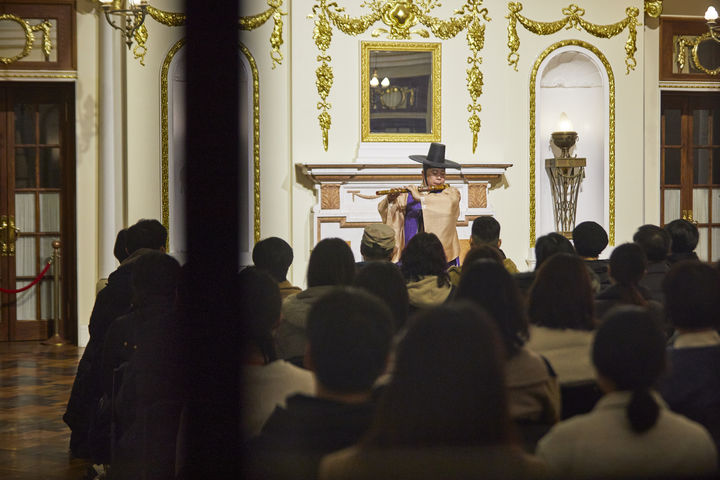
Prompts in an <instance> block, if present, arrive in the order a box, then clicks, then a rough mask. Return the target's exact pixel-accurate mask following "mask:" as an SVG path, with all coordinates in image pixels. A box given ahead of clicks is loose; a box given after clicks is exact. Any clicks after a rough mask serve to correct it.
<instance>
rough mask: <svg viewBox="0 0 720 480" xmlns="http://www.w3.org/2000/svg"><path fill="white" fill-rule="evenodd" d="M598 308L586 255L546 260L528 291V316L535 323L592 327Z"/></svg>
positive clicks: (550, 326)
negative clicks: (584, 256)
mask: <svg viewBox="0 0 720 480" xmlns="http://www.w3.org/2000/svg"><path fill="white" fill-rule="evenodd" d="M594 310H595V307H594V303H593V290H592V284H591V282H590V275H589V274H588V269H587V266H586V265H585V262H584V261H583V259H582V258H580V257H578V256H577V255H572V254H569V253H559V254H557V255H553V256H552V257H550V258H549V259H548V260H547V261H546V262H545V263H543V265H542V267H540V269H539V270H538V272H537V274H536V275H535V280H534V281H533V284H532V285H531V286H530V292H529V293H528V315H529V317H530V321H531V322H532V323H533V324H535V325H540V326H543V327H548V328H562V329H565V328H569V329H572V330H592V329H593V327H594V320H593V319H594Z"/></svg>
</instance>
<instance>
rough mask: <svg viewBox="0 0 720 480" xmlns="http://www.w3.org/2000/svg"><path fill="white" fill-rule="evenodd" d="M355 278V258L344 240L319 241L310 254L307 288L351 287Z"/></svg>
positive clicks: (328, 239) (327, 239) (329, 239)
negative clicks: (325, 286)
mask: <svg viewBox="0 0 720 480" xmlns="http://www.w3.org/2000/svg"><path fill="white" fill-rule="evenodd" d="M354 278H355V257H354V256H353V253H352V250H350V247H349V246H348V244H347V243H345V240H342V239H340V238H325V239H323V240H320V241H319V242H318V243H317V245H315V248H313V251H312V253H311V254H310V261H309V263H308V269H307V282H308V287H318V286H320V285H351V284H352V282H353V279H354Z"/></svg>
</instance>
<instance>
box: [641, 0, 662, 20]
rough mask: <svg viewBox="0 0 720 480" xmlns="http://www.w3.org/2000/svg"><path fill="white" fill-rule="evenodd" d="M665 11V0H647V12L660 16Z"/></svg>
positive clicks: (653, 15) (656, 16) (654, 16)
mask: <svg viewBox="0 0 720 480" xmlns="http://www.w3.org/2000/svg"><path fill="white" fill-rule="evenodd" d="M662 11H663V0H645V13H646V14H647V15H649V16H651V17H653V18H658V17H659V16H660V14H662Z"/></svg>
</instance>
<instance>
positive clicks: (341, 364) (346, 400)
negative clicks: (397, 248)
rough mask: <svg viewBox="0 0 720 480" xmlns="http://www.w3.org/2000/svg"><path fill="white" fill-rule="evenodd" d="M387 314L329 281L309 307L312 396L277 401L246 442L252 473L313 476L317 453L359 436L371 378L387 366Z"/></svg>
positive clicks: (371, 299) (368, 409)
mask: <svg viewBox="0 0 720 480" xmlns="http://www.w3.org/2000/svg"><path fill="white" fill-rule="evenodd" d="M392 323H393V320H392V314H391V313H390V310H389V309H388V308H387V307H386V306H385V305H384V304H383V302H382V301H381V300H380V299H378V298H377V297H375V296H373V295H371V294H369V293H367V292H364V291H362V290H359V289H352V288H347V289H340V288H337V289H334V291H332V292H330V293H328V294H327V295H325V296H324V297H322V298H321V299H320V300H318V301H317V302H316V303H315V304H314V305H313V306H312V308H311V310H310V313H309V315H308V322H307V333H308V350H307V358H306V365H307V366H308V367H309V368H310V369H311V370H312V371H313V374H314V376H315V382H316V389H315V396H307V395H302V394H297V395H293V396H291V397H289V398H288V399H287V407H284V408H283V407H278V408H276V409H275V411H274V412H273V414H272V415H271V416H270V418H269V419H268V421H267V422H266V423H265V426H264V427H263V429H262V433H261V434H260V436H259V437H257V439H256V440H253V441H252V442H251V447H250V453H251V454H250V456H249V458H250V459H251V462H252V465H251V469H250V477H251V478H316V473H317V465H318V463H319V461H320V458H321V457H322V456H323V455H325V454H327V453H330V452H334V451H336V450H340V449H341V448H345V447H348V446H350V445H353V444H354V443H356V442H357V441H358V440H359V439H360V437H361V435H363V434H364V433H365V431H366V430H367V428H368V427H369V425H370V422H371V420H372V416H373V413H374V411H375V400H374V397H373V391H372V388H373V384H374V383H375V380H376V379H377V378H378V376H379V375H380V374H381V373H382V372H383V371H384V370H385V368H386V366H387V359H388V354H389V352H390V344H391V341H392Z"/></svg>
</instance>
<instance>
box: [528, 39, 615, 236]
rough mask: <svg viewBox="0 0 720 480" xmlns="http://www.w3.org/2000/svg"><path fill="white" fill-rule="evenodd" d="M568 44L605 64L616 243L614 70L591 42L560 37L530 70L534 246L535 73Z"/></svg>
mask: <svg viewBox="0 0 720 480" xmlns="http://www.w3.org/2000/svg"><path fill="white" fill-rule="evenodd" d="M568 45H574V46H578V47H582V48H585V49H587V50H589V51H591V52H592V53H594V54H595V56H596V57H597V58H598V59H599V60H600V62H602V64H603V66H604V67H605V72H606V73H607V78H608V97H609V99H608V103H609V105H608V119H609V139H608V143H609V148H608V162H609V173H608V176H609V178H608V183H609V187H610V188H609V189H610V198H609V199H608V210H609V212H608V213H609V215H608V216H609V219H608V221H609V229H608V230H609V231H608V237H609V243H610V245H615V75H614V74H613V71H612V67H611V66H610V62H608V60H607V58H605V55H603V54H602V52H601V51H600V50H599V49H598V48H597V47H595V46H594V45H592V44H590V43H587V42H583V41H582V40H563V41H561V42H557V43H554V44H552V45H550V46H549V47H548V48H546V49H545V51H543V52H542V53H541V54H540V56H538V58H537V60H535V65H533V69H532V73H531V74H530V145H529V146H530V188H529V190H530V246H531V247H534V246H535V140H536V139H535V119H536V114H535V113H536V112H535V106H536V92H535V87H536V84H537V74H538V70H540V65H541V64H542V63H543V61H544V60H545V59H546V58H547V57H548V55H550V54H551V53H552V52H554V51H555V50H557V49H558V48H562V47H566V46H568Z"/></svg>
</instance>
